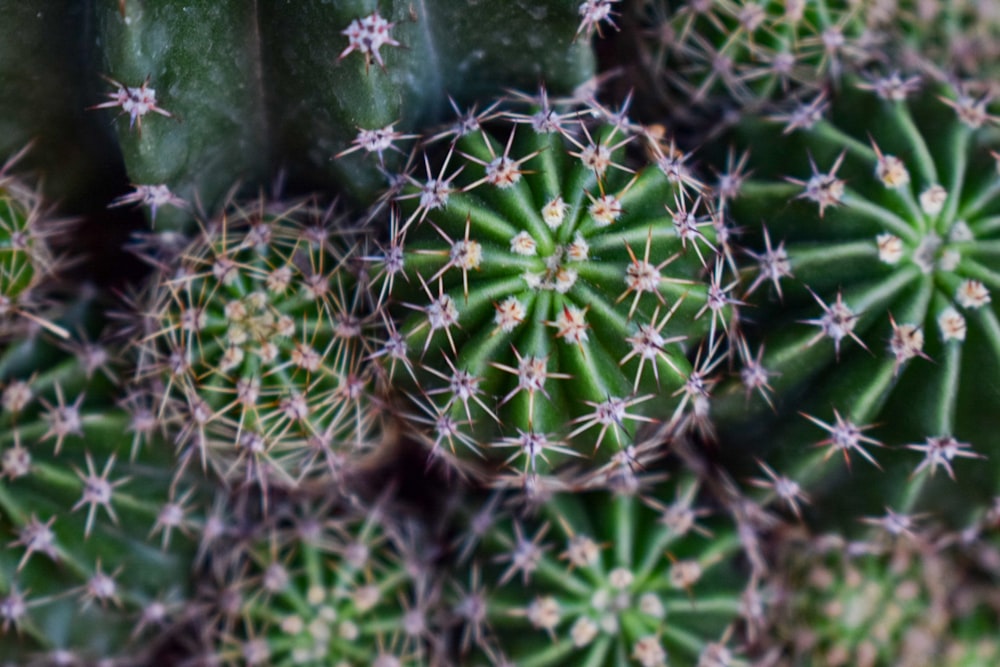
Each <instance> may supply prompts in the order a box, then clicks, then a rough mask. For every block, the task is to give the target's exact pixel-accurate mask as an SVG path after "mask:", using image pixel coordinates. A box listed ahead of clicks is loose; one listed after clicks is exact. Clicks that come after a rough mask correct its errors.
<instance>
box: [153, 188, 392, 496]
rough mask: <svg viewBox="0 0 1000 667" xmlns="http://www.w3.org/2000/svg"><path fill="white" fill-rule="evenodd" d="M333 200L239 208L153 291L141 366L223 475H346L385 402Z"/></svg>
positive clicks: (199, 455) (200, 456)
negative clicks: (327, 204)
mask: <svg viewBox="0 0 1000 667" xmlns="http://www.w3.org/2000/svg"><path fill="white" fill-rule="evenodd" d="M338 225H341V227H342V221H341V220H340V218H339V217H338V216H337V215H336V214H335V213H334V212H333V210H332V209H328V210H322V209H318V208H317V207H315V206H314V205H312V204H311V203H310V202H301V203H298V204H295V203H292V204H280V203H271V202H269V201H267V200H266V199H263V198H262V199H261V200H258V201H255V202H250V203H249V204H247V205H246V206H239V205H232V206H231V207H230V208H229V209H228V210H227V211H226V212H225V214H224V215H223V216H222V218H221V220H219V221H215V222H212V223H209V224H208V226H207V227H206V228H205V229H204V231H203V234H202V235H201V236H200V237H199V238H196V239H195V240H194V241H192V242H191V244H190V245H189V246H188V247H187V248H186V249H185V250H184V251H182V253H181V257H180V260H179V262H178V264H179V268H177V269H168V270H167V271H164V272H162V273H161V274H160V275H159V277H158V278H157V279H156V280H155V281H154V284H153V285H152V287H151V288H150V290H149V294H148V296H147V301H148V303H149V306H148V307H147V312H146V313H145V315H144V317H145V319H146V324H145V327H146V329H147V331H146V337H145V338H144V340H143V341H142V343H141V346H142V350H143V355H144V361H143V362H142V364H141V366H142V367H141V368H140V374H141V375H142V376H143V378H144V379H146V380H148V381H150V382H151V386H152V387H153V390H154V391H155V392H157V393H158V394H159V395H160V399H159V408H158V410H159V412H160V413H161V414H163V415H164V419H165V420H166V421H167V422H168V423H169V424H171V425H172V427H173V429H174V430H175V432H176V433H177V445H178V448H179V450H180V452H181V458H182V460H183V462H184V463H183V464H184V465H185V466H186V465H188V463H190V462H191V461H192V460H193V461H195V462H197V463H196V465H197V464H200V465H201V466H202V467H203V468H211V470H212V472H213V473H214V474H216V475H217V476H218V478H219V479H222V480H223V481H226V482H236V483H239V482H241V480H242V482H245V483H251V484H257V485H259V486H261V487H264V488H266V487H267V486H268V485H269V484H276V485H278V486H296V485H297V484H298V483H299V482H300V481H302V480H303V479H305V478H312V477H317V476H319V477H322V478H324V479H327V480H342V478H343V476H344V475H345V474H346V473H347V471H349V470H351V469H352V468H353V467H354V466H357V465H360V464H361V462H362V459H364V458H365V457H366V456H367V455H369V454H371V453H372V452H373V451H375V450H377V448H378V445H379V444H380V443H381V442H382V439H383V436H384V435H385V434H386V430H385V429H384V424H385V422H386V411H385V410H384V406H383V404H382V402H381V399H380V394H381V392H382V387H381V379H380V377H379V375H378V373H377V371H378V369H377V367H376V366H374V365H373V364H370V363H368V357H369V356H370V355H371V354H372V353H373V352H374V348H373V347H372V343H371V342H370V341H369V338H371V337H374V333H373V330H372V327H373V324H378V322H373V320H372V317H371V316H370V315H369V307H370V306H369V303H368V296H367V291H366V290H365V286H364V284H363V283H360V282H359V281H358V280H357V277H358V271H359V267H358V266H357V264H358V262H359V258H358V256H357V252H356V251H354V250H352V249H351V247H350V246H349V239H348V238H347V237H346V234H347V232H346V231H345V230H343V229H342V228H338Z"/></svg>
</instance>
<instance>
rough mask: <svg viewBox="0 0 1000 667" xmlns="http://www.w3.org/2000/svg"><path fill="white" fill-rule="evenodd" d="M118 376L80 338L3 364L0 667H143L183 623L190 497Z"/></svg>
mask: <svg viewBox="0 0 1000 667" xmlns="http://www.w3.org/2000/svg"><path fill="white" fill-rule="evenodd" d="M71 320H72V318H70V319H64V320H61V324H63V325H66V326H67V327H68V326H69V325H70V323H71ZM74 331H75V327H74ZM118 370H119V369H118V368H117V366H116V361H115V359H114V355H113V354H112V353H111V351H110V349H109V348H108V347H105V346H102V345H99V344H96V343H92V342H87V341H85V340H81V339H79V338H73V339H72V340H71V341H68V342H62V343H60V344H59V345H58V346H57V345H56V344H54V343H53V342H51V341H50V340H47V339H46V336H45V335H42V334H39V335H38V336H36V337H33V338H28V339H25V340H23V341H21V342H17V343H12V344H10V345H8V346H6V347H5V349H4V350H3V355H2V357H0V388H2V393H0V397H2V407H0V423H2V425H3V427H2V434H0V451H2V458H0V466H2V467H0V533H2V538H0V539H2V540H3V543H4V549H3V550H2V551H0V654H2V655H3V659H0V662H3V661H4V660H12V661H15V662H16V664H40V665H41V664H47V665H48V664H96V663H97V662H98V661H99V660H106V661H111V662H112V663H113V664H140V663H141V664H146V663H145V661H147V660H150V659H151V657H150V653H151V651H152V649H153V648H155V644H156V642H155V641H152V640H153V639H155V638H157V637H162V636H164V633H165V632H166V630H167V629H169V627H170V626H171V624H172V623H174V622H177V621H179V620H180V619H183V618H185V617H187V616H188V615H189V613H190V612H191V608H190V607H189V605H188V600H187V595H188V594H189V587H190V584H191V578H192V575H193V568H192V559H193V554H194V542H193V540H192V536H193V534H194V532H195V531H196V530H197V526H198V524H199V521H198V511H197V509H196V505H197V500H196V498H197V491H196V489H194V488H193V487H192V486H190V485H189V484H188V483H187V482H186V481H183V480H176V479H175V476H174V471H173V461H172V459H171V456H170V449H169V447H167V446H166V445H165V443H163V442H162V440H161V439H160V438H159V437H158V432H157V428H156V426H157V424H156V419H155V417H154V416H153V414H152V413H151V412H150V411H149V410H148V405H147V404H146V403H145V402H144V401H142V400H140V398H139V397H138V395H136V394H130V395H128V396H126V397H122V396H121V393H120V391H119V390H117V389H116V388H115V385H114V381H115V380H116V379H117V377H118V376H117V372H118ZM119 400H120V401H121V404H119V403H118V401H119ZM5 664H6V663H5Z"/></svg>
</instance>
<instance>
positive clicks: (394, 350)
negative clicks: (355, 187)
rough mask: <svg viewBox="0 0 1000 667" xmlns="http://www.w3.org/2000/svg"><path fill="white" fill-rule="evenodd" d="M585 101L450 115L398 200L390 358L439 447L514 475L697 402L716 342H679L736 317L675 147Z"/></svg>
mask: <svg viewBox="0 0 1000 667" xmlns="http://www.w3.org/2000/svg"><path fill="white" fill-rule="evenodd" d="M590 112H591V110H588V111H586V112H583V111H579V110H577V111H566V110H562V109H561V108H558V107H556V106H553V105H551V104H550V103H549V102H548V100H547V98H546V97H545V95H544V93H543V96H542V104H541V106H540V107H537V108H534V109H533V110H532V112H530V113H527V114H515V113H507V114H500V117H497V118H492V120H493V121H494V122H493V125H494V126H495V128H494V127H491V128H490V129H489V130H486V129H480V128H479V126H478V121H477V122H476V123H475V124H471V123H466V125H465V126H464V127H463V126H461V125H460V126H457V129H455V130H453V132H454V133H456V134H458V135H460V136H455V137H454V141H453V143H452V144H450V145H449V146H448V147H447V148H446V149H443V150H441V151H438V152H436V153H435V152H434V151H431V150H429V151H428V153H427V154H424V155H422V156H419V157H417V158H416V159H415V162H416V163H417V164H420V165H421V166H420V168H419V171H418V173H419V176H417V175H413V174H409V175H407V176H406V179H407V182H406V183H405V184H403V185H402V186H401V188H402V189H401V191H400V192H399V193H398V194H397V195H396V199H395V203H396V204H397V205H398V206H399V208H400V211H399V213H398V214H393V215H392V216H391V217H392V219H391V220H390V226H391V227H392V231H391V234H392V238H391V239H390V242H389V243H388V245H387V247H386V248H385V250H384V252H383V253H382V255H381V261H378V262H376V269H375V271H376V273H377V276H376V281H377V282H378V283H379V284H381V289H382V291H383V292H384V293H386V294H387V295H388V303H389V309H388V310H389V314H390V317H391V318H392V321H394V322H397V323H398V324H396V325H393V326H394V328H393V329H392V330H391V331H390V337H389V339H388V340H387V341H386V342H385V344H384V345H383V350H382V354H383V357H384V358H385V359H386V360H387V361H388V363H389V366H390V370H391V372H393V377H394V378H396V380H397V382H398V383H399V384H401V385H403V386H406V387H408V389H407V392H408V393H409V395H410V396H411V398H412V399H413V402H414V404H415V405H416V406H417V407H415V408H413V410H412V412H413V414H414V417H415V419H416V420H417V421H418V422H421V423H423V424H425V425H426V426H427V428H426V429H425V432H426V433H427V437H426V439H427V440H428V444H429V445H430V447H431V449H432V453H433V454H434V455H441V456H444V457H445V458H447V459H451V460H455V461H457V462H465V463H473V464H475V463H476V462H485V464H486V466H487V467H488V468H490V467H492V468H493V472H496V468H497V467H498V466H504V465H506V467H509V468H510V469H511V470H512V471H513V472H514V476H515V477H517V478H519V479H521V480H523V479H524V478H525V477H533V476H534V475H535V474H536V473H542V474H546V473H549V472H551V471H552V470H554V469H557V468H558V467H559V466H560V464H562V463H564V462H566V461H567V460H568V459H571V458H573V457H583V458H584V459H587V458H591V457H594V458H595V462H596V463H597V464H600V463H603V462H606V461H608V460H609V458H611V456H612V455H614V454H616V453H618V452H621V451H623V450H626V449H627V448H628V447H630V446H632V445H633V444H636V443H639V442H642V441H643V440H644V436H643V432H644V431H645V430H646V429H644V426H645V425H647V423H648V422H651V421H657V420H658V421H660V422H662V424H663V425H666V426H676V425H677V424H679V423H681V422H682V421H684V420H685V419H687V418H689V417H690V416H691V415H694V416H697V415H698V407H699V406H700V403H701V401H703V400H704V395H703V394H704V393H705V386H704V385H705V382H704V379H705V376H706V375H708V373H709V370H710V367H711V366H712V363H714V360H713V359H710V357H711V356H712V355H711V354H710V353H709V351H708V350H710V349H713V348H712V345H708V346H707V349H705V350H703V353H702V354H701V355H700V357H699V359H700V363H698V364H696V367H695V368H692V366H691V364H690V363H689V361H688V360H687V358H686V357H685V354H686V352H688V351H693V348H694V346H696V345H697V344H698V342H699V340H700V339H701V337H702V336H704V335H705V334H706V333H711V334H712V336H713V337H715V338H716V339H717V337H718V336H719V335H721V332H722V330H723V328H725V327H726V326H727V324H726V321H727V320H726V318H727V316H728V313H729V303H728V297H727V293H726V291H725V286H723V285H722V284H721V283H720V282H719V281H718V280H716V279H717V278H719V277H720V276H721V273H720V271H721V268H722V267H721V264H720V263H719V262H718V261H716V259H715V253H716V249H717V248H716V245H715V242H714V239H715V235H716V232H715V229H714V227H713V217H712V215H711V212H710V211H707V210H706V209H705V208H703V206H702V201H701V198H700V197H699V196H698V194H697V193H698V190H699V188H700V187H701V184H700V182H699V181H698V180H697V178H696V177H695V176H694V174H693V172H692V171H691V168H690V167H689V166H688V165H686V164H685V160H686V157H685V156H684V155H683V154H681V153H680V152H679V151H676V149H675V148H674V147H673V146H672V145H669V146H661V145H660V143H658V142H657V141H656V140H654V139H653V138H652V137H651V136H650V135H649V134H648V133H644V132H643V131H642V129H641V128H635V127H633V126H629V125H627V124H626V122H625V121H623V120H622V119H621V118H619V119H618V120H619V122H618V124H616V125H613V124H611V123H609V122H603V123H596V124H595V123H591V122H586V121H585V120H584V115H586V114H589V113H590ZM593 112H594V113H597V110H596V109H594V110H593ZM495 115H496V114H494V113H492V112H490V113H487V114H486V117H484V118H481V120H482V121H483V122H486V121H487V119H489V118H490V117H492V116H495ZM473 120H475V119H473ZM445 136H450V133H447V132H446V133H444V134H443V135H442V136H441V138H444V137H445ZM640 147H644V148H645V149H646V150H647V151H649V152H650V153H652V156H653V160H655V162H653V161H651V160H650V159H649V158H648V157H646V156H643V157H642V158H641V159H637V160H633V158H632V156H631V155H629V154H628V153H629V151H628V149H630V148H636V149H640ZM432 165H433V166H432ZM706 270H711V271H712V275H713V280H712V281H711V284H708V282H707V281H703V280H702V279H701V275H702V273H703V272H704V271H706ZM654 415H655V419H654Z"/></svg>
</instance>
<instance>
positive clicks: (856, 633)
mask: <svg viewBox="0 0 1000 667" xmlns="http://www.w3.org/2000/svg"><path fill="white" fill-rule="evenodd" d="M865 537H866V539H864V540H859V541H847V540H845V539H844V538H843V537H841V536H838V535H833V534H828V535H821V536H818V537H812V538H805V537H804V536H803V535H801V534H789V535H785V536H784V537H783V538H782V540H781V547H780V549H779V551H780V555H779V556H778V563H779V566H778V567H777V568H776V570H775V572H774V574H775V578H774V579H775V580H774V581H772V582H771V587H770V588H769V590H768V594H769V596H770V597H771V599H773V600H774V604H773V605H772V607H771V609H770V611H769V615H770V617H771V623H772V625H771V627H770V628H769V629H768V630H767V632H766V633H765V637H766V639H765V642H766V643H770V644H772V645H775V646H780V647H781V648H780V651H781V653H780V655H781V657H780V659H778V661H777V662H776V663H775V664H778V665H788V666H791V665H814V664H821V665H860V666H868V667H875V666H876V665H912V666H913V667H917V666H918V665H928V664H933V665H949V666H954V667H963V666H964V667H968V666H971V665H987V664H991V661H992V659H995V656H996V655H997V654H996V652H995V651H996V645H995V644H996V643H995V641H993V640H994V637H992V636H991V633H989V632H988V631H985V628H987V627H990V624H991V623H995V610H991V609H990V601H989V595H988V594H984V593H986V590H987V589H985V588H983V587H982V585H981V582H977V581H975V580H974V579H972V578H968V577H967V575H966V567H965V566H964V565H963V563H962V560H961V549H960V548H958V547H957V546H956V545H955V544H949V543H948V542H949V541H948V540H942V539H939V538H932V539H926V538H927V537H929V535H927V534H924V533H922V532H921V531H914V532H908V533H906V534H902V533H897V534H896V535H893V534H891V533H889V532H885V531H879V532H877V533H875V534H872V533H869V534H868V535H866V536H865Z"/></svg>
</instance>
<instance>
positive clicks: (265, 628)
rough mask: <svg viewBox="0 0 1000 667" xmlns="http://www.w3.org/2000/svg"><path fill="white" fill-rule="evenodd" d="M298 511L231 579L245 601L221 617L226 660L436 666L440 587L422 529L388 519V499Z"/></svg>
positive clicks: (280, 519)
mask: <svg viewBox="0 0 1000 667" xmlns="http://www.w3.org/2000/svg"><path fill="white" fill-rule="evenodd" d="M293 505H294V506H293V507H292V506H289V507H285V508H283V510H282V511H276V512H273V513H272V516H271V517H270V518H269V520H268V521H266V522H264V523H263V524H262V525H261V526H259V527H263V528H265V530H262V531H259V534H258V536H257V538H256V540H255V543H253V544H251V545H250V546H249V548H248V551H247V553H246V554H244V555H243V557H242V558H238V559H235V560H234V561H233V565H232V566H231V568H230V571H229V572H228V573H227V578H228V581H227V582H225V583H226V585H227V586H229V587H230V589H231V590H233V591H234V592H235V593H236V596H237V598H238V600H239V602H238V604H237V607H238V609H233V610H231V612H232V613H231V614H230V615H228V616H227V615H226V614H222V616H221V617H220V618H221V621H220V623H219V626H220V627H219V630H220V633H221V634H220V636H219V637H218V638H217V644H218V647H219V648H218V656H217V662H218V663H219V664H223V665H234V666H235V665H239V666H240V667H242V666H244V665H274V664H282V665H315V666H317V667H319V666H320V665H337V666H338V667H349V666H357V667H361V666H362V665H378V666H383V665H384V666H386V667H390V666H392V667H410V666H412V667H417V666H418V665H428V664H435V663H434V662H433V661H434V660H435V659H440V658H441V657H442V655H441V654H439V653H438V650H439V649H440V642H437V641H435V638H436V631H435V628H434V625H433V624H434V622H435V620H434V617H433V614H434V610H435V606H434V605H435V600H436V595H437V588H436V586H435V584H434V575H433V572H432V570H431V568H430V562H429V559H427V558H426V553H428V550H427V548H426V544H423V539H424V538H423V536H422V535H421V534H420V533H419V531H415V530H410V529H408V528H407V524H406V522H405V521H401V520H400V519H399V515H398V514H397V515H395V516H390V515H389V514H387V511H388V509H389V508H388V507H387V506H386V505H385V500H383V501H382V502H381V503H379V504H376V505H375V506H364V507H362V506H353V507H351V506H348V505H347V504H344V503H341V502H331V501H330V500H329V499H328V500H327V501H324V502H304V503H303V502H298V503H294V504H293ZM223 611H224V610H223ZM230 616H231V617H230ZM227 625H231V626H232V627H231V628H229V629H227V628H226V626H227Z"/></svg>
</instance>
